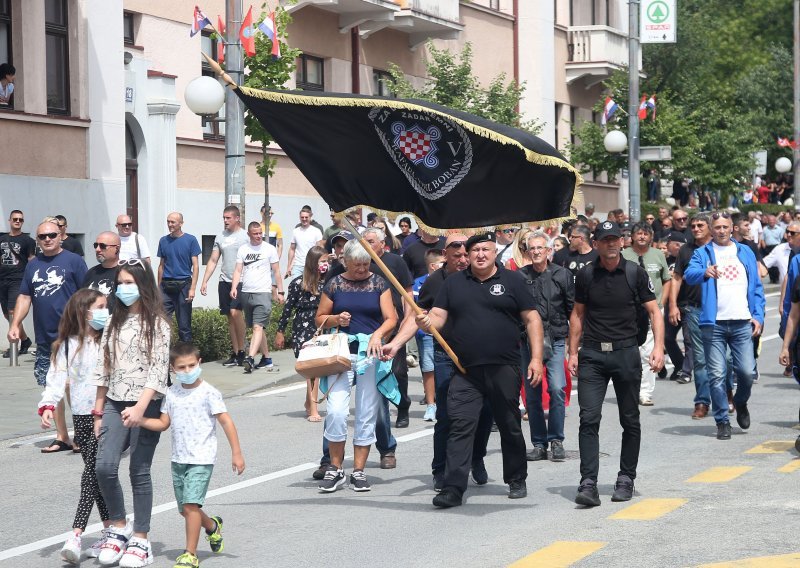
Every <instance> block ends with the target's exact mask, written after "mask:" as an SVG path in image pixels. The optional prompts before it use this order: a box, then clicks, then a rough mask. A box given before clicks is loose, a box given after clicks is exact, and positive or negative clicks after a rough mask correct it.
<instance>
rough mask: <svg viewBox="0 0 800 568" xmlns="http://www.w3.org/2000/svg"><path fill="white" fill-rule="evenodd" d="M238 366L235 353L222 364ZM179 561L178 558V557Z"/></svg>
mask: <svg viewBox="0 0 800 568" xmlns="http://www.w3.org/2000/svg"><path fill="white" fill-rule="evenodd" d="M238 364H239V360H238V359H237V358H236V353H233V352H232V353H231V356H230V357H228V359H226V360H225V361H223V362H222V366H223V367H235V366H236V365H238ZM178 558H179V559H180V556H179V557H178Z"/></svg>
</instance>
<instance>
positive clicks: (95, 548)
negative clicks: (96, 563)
mask: <svg viewBox="0 0 800 568" xmlns="http://www.w3.org/2000/svg"><path fill="white" fill-rule="evenodd" d="M107 533H108V529H103V530H102V531H100V538H99V539H97V540H96V541H95V542H94V544H92V546H90V547H89V548H88V549H87V550H86V556H88V557H89V558H97V557H98V556H100V551H101V550H102V549H103V545H104V544H105V543H106V534H107Z"/></svg>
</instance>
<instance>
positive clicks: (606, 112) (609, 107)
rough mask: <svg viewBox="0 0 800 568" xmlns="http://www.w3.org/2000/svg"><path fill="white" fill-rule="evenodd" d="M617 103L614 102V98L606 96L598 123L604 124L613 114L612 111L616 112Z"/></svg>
mask: <svg viewBox="0 0 800 568" xmlns="http://www.w3.org/2000/svg"><path fill="white" fill-rule="evenodd" d="M618 108H619V105H618V104H617V103H615V102H614V99H612V98H611V97H606V104H605V107H604V108H603V118H601V119H600V124H601V125H602V126H605V125H606V123H608V121H609V120H610V119H611V117H612V116H614V113H615V112H617V109H618Z"/></svg>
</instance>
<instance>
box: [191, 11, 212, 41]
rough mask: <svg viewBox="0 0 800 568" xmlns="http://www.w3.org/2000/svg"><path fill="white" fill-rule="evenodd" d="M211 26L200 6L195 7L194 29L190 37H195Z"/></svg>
mask: <svg viewBox="0 0 800 568" xmlns="http://www.w3.org/2000/svg"><path fill="white" fill-rule="evenodd" d="M210 25H211V20H209V19H208V17H207V16H206V15H205V14H204V13H203V11H202V10H201V9H200V7H199V6H195V7H194V16H193V17H192V29H191V30H190V31H189V37H194V36H195V34H197V32H199V31H200V30H202V29H203V28H204V27H206V26H210Z"/></svg>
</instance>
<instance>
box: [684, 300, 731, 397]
mask: <svg viewBox="0 0 800 568" xmlns="http://www.w3.org/2000/svg"><path fill="white" fill-rule="evenodd" d="M681 317H682V318H683V333H684V334H686V335H688V336H689V340H690V341H691V342H692V359H693V362H694V390H695V397H694V403H695V404H705V405H707V406H709V407H710V406H711V393H710V390H709V384H708V370H707V368H706V350H705V347H704V346H703V334H702V332H701V330H700V307H699V306H685V307H683V308H681ZM725 406H726V408H727V403H726V405H725Z"/></svg>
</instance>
